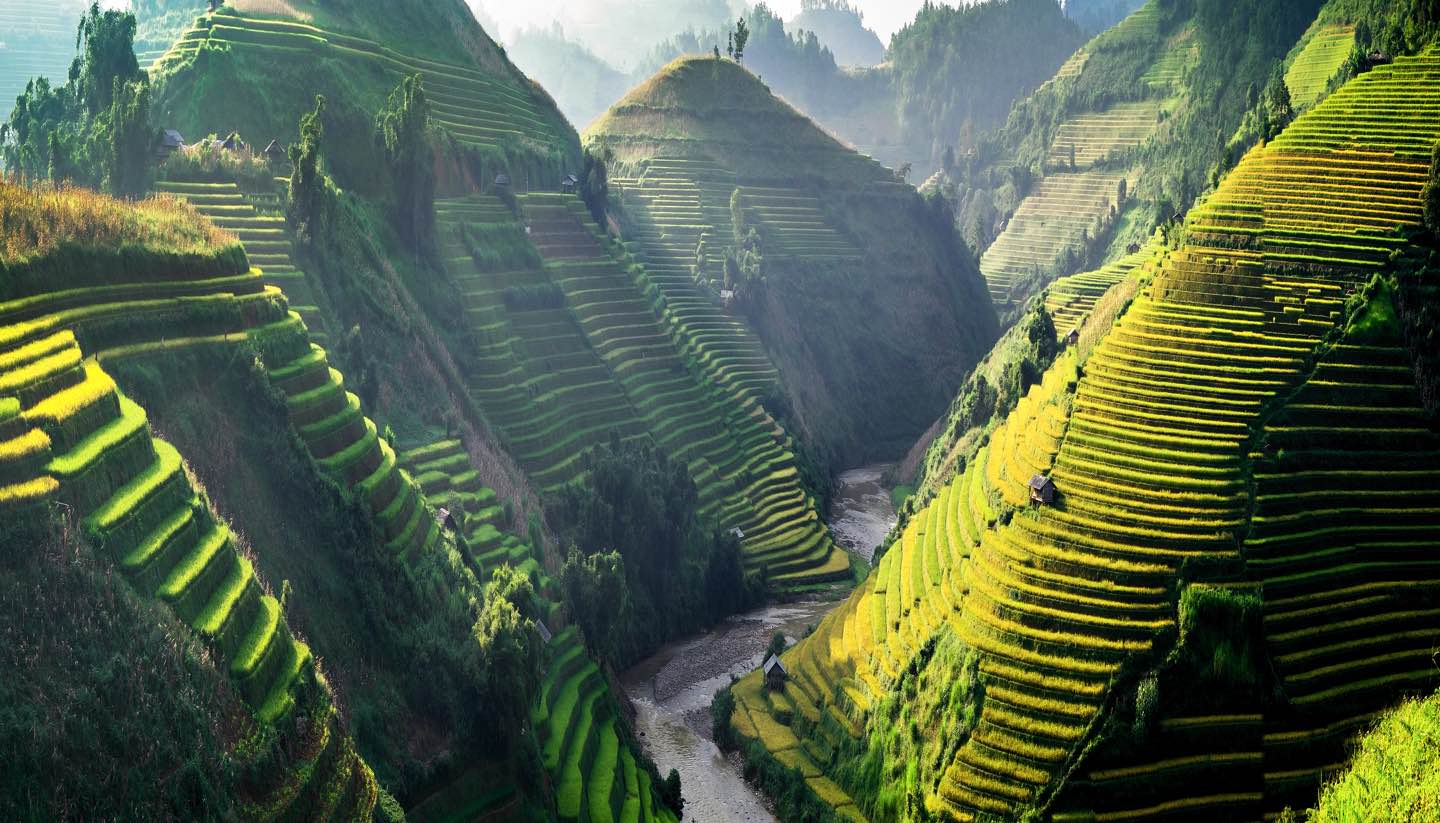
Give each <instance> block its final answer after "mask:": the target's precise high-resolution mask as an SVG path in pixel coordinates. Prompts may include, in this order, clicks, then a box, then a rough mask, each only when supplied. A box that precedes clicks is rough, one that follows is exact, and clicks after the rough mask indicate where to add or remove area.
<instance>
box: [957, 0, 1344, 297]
mask: <svg viewBox="0 0 1440 823" xmlns="http://www.w3.org/2000/svg"><path fill="white" fill-rule="evenodd" d="M1320 5H1321V4H1320V3H1319V2H1314V1H1313V0H1307V2H1296V3H1268V4H1267V3H1254V2H1248V1H1247V2H1244V3H1241V4H1239V5H1222V4H1215V3H1211V2H1196V3H1169V2H1160V1H1159V0H1152V2H1148V3H1145V4H1144V5H1143V6H1141V7H1140V8H1139V9H1138V10H1137V11H1135V12H1134V13H1133V14H1131V15H1130V16H1128V17H1126V18H1125V19H1124V20H1123V21H1122V22H1120V23H1119V24H1118V25H1116V26H1115V27H1114V28H1112V29H1110V30H1108V31H1106V32H1104V33H1103V34H1101V35H1099V36H1097V37H1096V38H1094V39H1093V40H1092V41H1091V42H1090V43H1088V44H1086V45H1085V46H1084V47H1083V48H1082V49H1081V50H1080V52H1079V53H1077V54H1076V56H1075V57H1073V58H1072V59H1071V60H1070V61H1069V62H1067V63H1066V65H1065V66H1063V67H1062V68H1061V70H1060V71H1059V72H1058V73H1057V74H1056V76H1055V77H1054V78H1052V79H1051V80H1050V81H1049V82H1047V83H1045V84H1044V85H1043V86H1041V87H1040V89H1039V90H1038V91H1037V92H1036V93H1035V94H1034V95H1032V96H1030V97H1029V98H1027V99H1025V100H1023V101H1021V102H1020V103H1018V104H1016V106H1015V108H1014V109H1013V110H1012V111H1011V113H1010V116H1009V119H1008V120H1007V122H1006V124H1005V125H1004V126H1003V127H1002V128H1000V129H998V130H996V131H995V132H994V133H993V134H991V135H987V136H986V137H984V138H982V139H981V140H980V141H978V142H979V145H978V147H977V148H976V150H975V152H974V154H973V156H970V157H965V156H963V155H962V156H961V157H960V158H959V159H958V160H957V162H956V163H955V164H954V165H953V166H951V167H949V168H946V169H944V170H943V171H944V174H942V175H941V176H939V177H937V178H936V179H935V180H933V181H932V183H931V184H930V185H934V186H935V187H936V188H937V189H938V190H939V191H941V192H943V193H945V195H946V196H947V198H949V199H950V200H951V202H952V203H953V204H954V207H955V211H956V213H957V217H958V220H959V225H960V227H961V229H962V231H963V232H964V233H965V236H966V239H967V240H968V241H969V242H971V243H972V244H974V245H975V246H976V247H977V248H982V249H984V254H983V255H982V257H981V270H982V271H983V272H984V274H985V277H986V280H987V282H988V283H989V285H990V290H991V295H992V297H993V298H994V299H995V301H996V303H997V306H998V308H999V311H1000V313H1001V315H1002V318H1003V317H1006V316H1009V317H1013V316H1014V315H1015V314H1016V313H1018V311H1019V310H1020V309H1021V308H1023V306H1024V305H1025V303H1026V301H1027V299H1028V298H1029V297H1030V296H1032V295H1034V294H1036V293H1038V292H1039V291H1040V289H1042V288H1043V287H1044V284H1045V283H1046V282H1048V281H1049V280H1050V279H1053V278H1054V277H1055V276H1057V275H1063V274H1069V273H1072V272H1075V271H1080V270H1084V269H1087V268H1094V267H1098V266H1100V265H1103V264H1104V263H1107V262H1113V261H1114V260H1115V259H1117V258H1118V257H1119V256H1121V255H1123V254H1125V253H1126V250H1127V249H1130V248H1131V247H1133V246H1134V245H1136V244H1143V243H1144V242H1145V240H1146V238H1148V237H1149V235H1150V233H1151V231H1152V230H1153V229H1154V228H1155V226H1157V225H1159V224H1161V223H1163V222H1165V221H1168V220H1170V219H1172V218H1173V217H1174V216H1176V215H1177V214H1183V212H1184V211H1185V210H1186V209H1187V208H1188V207H1189V206H1190V204H1191V203H1193V202H1194V200H1195V199H1196V198H1197V197H1198V196H1200V195H1201V194H1202V193H1203V192H1204V191H1206V190H1207V189H1208V188H1209V187H1210V186H1212V185H1213V183H1214V181H1215V180H1216V179H1217V178H1218V176H1219V175H1220V174H1222V173H1224V172H1225V171H1226V170H1227V169H1228V168H1229V167H1230V166H1231V165H1232V164H1233V163H1234V162H1235V161H1236V160H1238V159H1239V157H1240V156H1241V155H1242V154H1243V153H1244V151H1245V150H1246V149H1248V148H1249V147H1250V146H1251V145H1253V143H1254V142H1255V141H1256V140H1258V138H1259V136H1260V135H1259V130H1260V126H1259V118H1258V117H1257V115H1256V114H1254V113H1253V112H1252V111H1251V110H1252V109H1255V108H1256V107H1257V97H1258V91H1257V89H1261V88H1264V87H1265V84H1266V82H1267V81H1268V80H1269V78H1270V76H1271V72H1272V69H1273V68H1274V64H1275V61H1277V60H1281V59H1283V57H1284V56H1285V54H1286V52H1288V51H1289V50H1290V49H1291V47H1292V46H1293V45H1294V44H1295V43H1296V41H1297V39H1299V38H1300V37H1301V36H1302V35H1303V34H1304V33H1305V30H1306V27H1307V26H1309V25H1310V24H1311V22H1312V21H1313V20H1314V19H1315V12H1316V11H1317V10H1318V8H1319V6H1320ZM1302 70H1303V68H1302ZM1217 134H1218V137H1217ZM961 148H963V147H961ZM1122 183H1123V186H1122Z"/></svg>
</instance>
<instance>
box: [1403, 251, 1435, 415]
mask: <svg viewBox="0 0 1440 823" xmlns="http://www.w3.org/2000/svg"><path fill="white" fill-rule="evenodd" d="M1397 281H1398V282H1397V287H1396V289H1395V310H1396V313H1397V314H1398V315H1399V325H1400V332H1401V334H1402V336H1403V337H1404V340H1405V346H1406V348H1407V349H1408V350H1409V352H1410V360H1411V362H1412V363H1414V365H1415V383H1416V385H1417V387H1418V388H1419V390H1420V401H1421V403H1422V404H1423V405H1424V407H1425V409H1426V410H1427V411H1428V412H1429V413H1430V415H1431V418H1432V419H1436V418H1437V417H1440V251H1436V250H1435V249H1434V248H1431V249H1427V250H1426V251H1425V252H1424V253H1423V254H1422V256H1420V257H1419V259H1416V260H1412V261H1404V263H1403V264H1402V265H1401V266H1400V271H1399V274H1398V277H1397Z"/></svg>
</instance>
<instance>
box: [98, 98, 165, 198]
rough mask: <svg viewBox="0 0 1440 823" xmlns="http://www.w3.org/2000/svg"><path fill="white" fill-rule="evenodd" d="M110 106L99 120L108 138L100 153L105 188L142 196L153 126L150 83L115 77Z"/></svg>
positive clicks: (147, 178) (150, 172)
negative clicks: (102, 159)
mask: <svg viewBox="0 0 1440 823" xmlns="http://www.w3.org/2000/svg"><path fill="white" fill-rule="evenodd" d="M110 101H111V102H110V109H109V111H108V112H107V113H106V114H105V115H102V117H101V119H100V121H99V129H100V133H101V134H104V135H106V136H107V137H108V140H107V142H106V150H105V154H104V169H105V172H104V174H105V176H104V180H105V188H106V190H107V191H109V192H110V193H111V194H113V195H115V196H116V197H132V198H133V197H142V196H144V195H145V193H146V192H147V191H148V190H149V188H150V180H151V177H152V176H153V167H152V165H151V162H150V158H151V156H152V155H153V154H154V151H155V143H156V140H155V137H156V132H155V128H154V127H153V126H151V125H150V85H149V84H148V83H126V82H123V81H122V80H121V79H120V78H119V77H117V78H115V87H114V90H113V92H112V94H111V97H110Z"/></svg>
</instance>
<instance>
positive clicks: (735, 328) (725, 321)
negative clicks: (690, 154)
mask: <svg viewBox="0 0 1440 823" xmlns="http://www.w3.org/2000/svg"><path fill="white" fill-rule="evenodd" d="M611 185H612V186H613V187H615V188H616V189H617V190H618V191H619V192H620V193H621V195H620V196H621V198H622V199H623V202H624V203H625V206H626V208H627V209H628V210H629V211H630V212H631V213H632V214H633V215H634V216H635V218H636V219H637V221H638V222H639V224H640V227H639V229H638V230H637V231H636V232H635V234H634V236H633V240H634V242H635V246H636V251H637V253H638V255H639V257H640V258H641V259H642V260H643V261H644V264H645V273H646V277H647V279H648V281H649V282H650V283H651V284H653V285H654V286H655V287H656V288H657V289H658V291H659V293H660V295H661V296H662V298H663V300H664V309H663V314H664V315H665V318H666V320H667V321H668V322H669V325H670V326H671V328H672V332H671V337H672V339H674V340H675V342H676V344H677V345H678V346H679V347H680V351H681V352H682V354H683V355H686V356H689V357H692V358H694V359H695V360H696V361H697V362H700V363H704V364H706V365H707V366H709V367H710V373H711V376H712V377H713V378H714V379H715V380H716V381H717V382H718V383H719V384H720V385H722V386H724V387H726V388H727V389H729V390H730V391H731V392H732V393H734V394H735V395H736V397H737V399H739V400H741V401H742V402H744V401H748V400H755V399H759V398H760V397H763V396H764V395H765V393H766V392H768V391H769V390H770V388H771V387H772V386H774V384H775V381H776V380H777V379H778V375H777V373H776V371H775V365H774V364H773V363H771V362H770V358H769V356H768V355H767V354H766V353H765V350H764V349H763V348H762V347H761V345H760V342H759V340H757V339H756V338H755V336H754V334H753V333H752V332H751V331H750V329H749V327H748V326H747V325H746V324H745V322H744V321H743V320H741V319H739V318H737V317H734V316H732V315H730V314H728V313H727V312H726V311H725V310H724V309H723V308H722V307H721V306H720V305H719V304H718V303H717V302H716V301H715V300H714V298H712V297H711V296H710V295H709V294H708V293H707V292H705V291H703V290H701V289H700V288H698V287H697V284H696V281H695V274H694V272H693V269H694V268H695V266H696V263H697V261H698V260H699V258H700V253H701V251H702V249H703V251H704V259H705V265H704V266H703V271H702V272H701V274H702V276H704V277H705V278H708V279H709V280H711V281H713V282H723V277H724V250H725V249H726V248H727V247H728V246H729V245H731V244H732V243H733V242H734V240H733V236H734V228H733V226H732V224H731V221H730V197H731V194H732V193H733V192H734V191H735V189H736V187H737V183H736V179H735V175H734V173H733V172H729V171H726V170H724V169H721V168H720V167H718V166H716V165H714V164H713V163H709V162H706V161H695V160H684V159H656V160H653V161H651V163H650V164H649V166H648V167H647V168H646V170H645V172H644V173H643V174H642V175H641V176H640V177H638V178H615V179H612V180H611Z"/></svg>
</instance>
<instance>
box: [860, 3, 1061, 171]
mask: <svg viewBox="0 0 1440 823" xmlns="http://www.w3.org/2000/svg"><path fill="white" fill-rule="evenodd" d="M1083 42H1084V36H1083V35H1082V34H1081V32H1080V28H1079V26H1077V25H1075V24H1074V23H1073V22H1071V21H1070V20H1067V19H1066V18H1065V16H1064V14H1063V13H1062V12H1061V10H1060V7H1059V6H1058V5H1057V4H1056V3H1054V2H1053V1H1052V0H1003V1H1002V2H993V3H980V4H975V5H969V6H964V7H961V8H952V7H951V6H949V5H945V4H941V3H928V2H927V3H926V4H925V6H924V7H923V8H922V9H921V10H920V13H919V14H918V15H916V18H915V21H914V22H913V23H911V24H910V25H908V26H906V27H905V28H903V29H901V30H900V31H899V32H897V33H896V34H895V37H894V38H892V39H891V41H890V55H889V56H890V62H891V63H892V65H893V66H894V75H895V81H894V82H895V94H896V99H897V110H898V113H899V115H900V119H901V127H902V129H903V130H904V133H905V135H906V137H907V138H908V139H909V142H912V143H916V144H919V145H927V146H929V147H930V152H931V155H930V157H929V158H928V159H930V160H931V161H932V162H934V163H937V164H938V163H939V162H940V159H941V157H942V156H943V154H944V151H945V149H946V148H948V147H949V146H950V145H951V141H953V140H954V139H955V137H956V136H957V135H961V134H962V133H968V134H972V135H973V134H978V133H979V132H981V131H984V130H986V129H988V128H991V127H993V126H996V125H999V124H1000V123H1001V122H1003V121H1004V118H1005V116H1006V113H1007V112H1008V111H1009V110H1010V106H1011V104H1012V102H1013V101H1014V100H1015V99H1016V98H1018V97H1020V96H1021V95H1023V94H1026V93H1028V92H1029V91H1030V90H1032V89H1034V88H1035V87H1036V86H1039V85H1040V84H1041V83H1042V82H1044V81H1045V80H1047V79H1048V78H1049V77H1050V76H1051V75H1053V74H1054V73H1055V70H1056V69H1058V68H1059V67H1060V64H1062V63H1064V62H1065V60H1066V58H1068V57H1069V56H1070V55H1071V54H1073V53H1074V52H1075V49H1077V48H1079V47H1080V45H1081V44H1082V43H1083ZM968 142H969V141H967V140H965V139H963V138H962V140H961V143H962V144H965V143H968ZM963 147H965V146H964V145H962V148H963Z"/></svg>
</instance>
